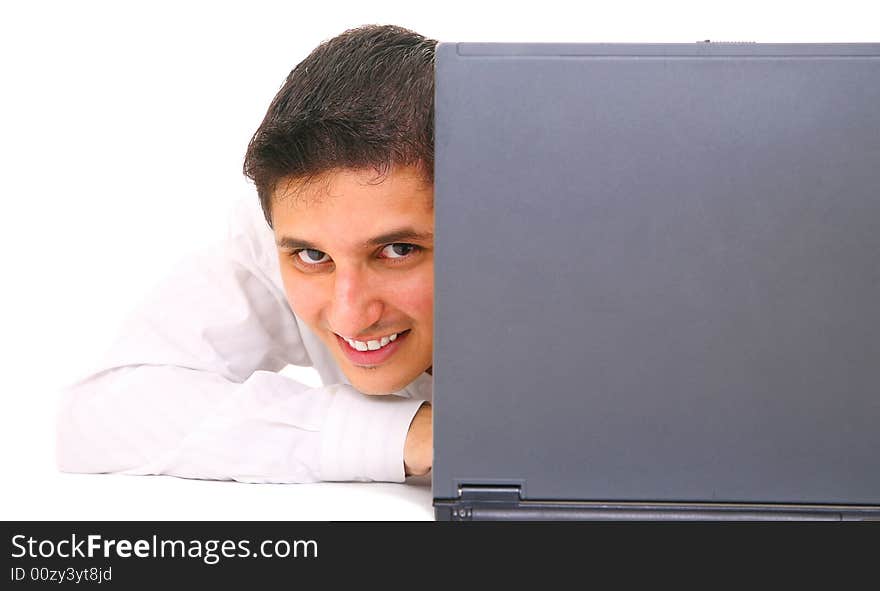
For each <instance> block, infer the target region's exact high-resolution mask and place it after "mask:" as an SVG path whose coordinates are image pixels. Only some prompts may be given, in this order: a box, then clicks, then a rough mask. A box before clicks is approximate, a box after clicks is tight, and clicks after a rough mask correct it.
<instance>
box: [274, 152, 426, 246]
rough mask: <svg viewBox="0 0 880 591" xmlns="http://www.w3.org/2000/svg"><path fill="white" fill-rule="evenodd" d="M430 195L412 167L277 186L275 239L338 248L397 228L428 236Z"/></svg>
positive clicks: (352, 172) (330, 175)
mask: <svg viewBox="0 0 880 591" xmlns="http://www.w3.org/2000/svg"><path fill="white" fill-rule="evenodd" d="M433 203H434V189H433V186H432V185H431V184H430V183H428V182H426V181H425V179H424V177H423V176H422V174H421V172H420V171H419V170H418V169H415V168H412V167H404V168H396V169H392V170H391V171H389V173H388V174H386V175H383V176H378V175H377V174H376V172H375V171H374V170H372V169H370V170H361V169H336V170H334V171H331V172H327V173H325V174H323V175H321V176H320V177H317V178H315V179H312V180H311V181H309V182H304V181H297V180H290V181H288V182H285V181H282V182H281V183H279V186H278V189H277V190H276V192H275V194H274V195H273V199H272V220H273V226H274V229H275V234H276V239H281V238H284V237H294V238H297V239H301V240H305V241H308V242H311V243H313V244H324V243H328V244H344V243H346V242H358V241H361V242H362V241H363V239H365V238H369V237H371V236H375V235H380V234H382V233H387V232H388V231H391V230H396V229H399V228H401V227H410V228H412V229H414V230H416V231H420V232H430V231H431V230H432V229H433V224H434V211H433Z"/></svg>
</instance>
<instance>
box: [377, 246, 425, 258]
mask: <svg viewBox="0 0 880 591" xmlns="http://www.w3.org/2000/svg"><path fill="white" fill-rule="evenodd" d="M418 248H419V247H418V246H416V245H415V244H406V243H404V242H395V243H394V244H389V245H387V246H386V247H385V248H383V249H382V253H383V254H384V255H385V258H388V259H405V258H407V257H408V256H409V255H410V254H412V253H413V251H415V250H417V249H418Z"/></svg>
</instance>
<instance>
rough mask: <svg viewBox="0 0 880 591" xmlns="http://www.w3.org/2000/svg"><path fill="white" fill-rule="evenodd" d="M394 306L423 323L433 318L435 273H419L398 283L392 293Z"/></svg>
mask: <svg viewBox="0 0 880 591" xmlns="http://www.w3.org/2000/svg"><path fill="white" fill-rule="evenodd" d="M389 297H391V298H393V300H392V301H393V302H394V306H395V307H396V308H398V309H400V310H403V311H404V312H406V314H407V315H408V316H410V317H412V318H415V319H417V320H419V321H420V322H421V323H422V324H423V325H424V324H428V323H430V322H431V321H432V320H433V313H434V274H433V271H431V272H427V273H417V274H414V275H413V276H412V277H410V278H407V279H406V281H404V282H402V283H400V284H398V285H397V286H396V289H395V290H394V291H393V293H392V295H390V296H389Z"/></svg>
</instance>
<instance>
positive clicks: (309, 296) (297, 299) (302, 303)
mask: <svg viewBox="0 0 880 591" xmlns="http://www.w3.org/2000/svg"><path fill="white" fill-rule="evenodd" d="M281 279H282V281H283V283H284V292H285V294H286V295H287V303H288V304H290V307H291V309H292V310H293V311H294V313H295V314H296V315H297V316H299V317H300V318H302V319H303V320H305V321H306V323H307V324H309V325H310V326H312V327H314V326H315V323H316V320H317V318H318V317H319V315H320V312H321V308H322V306H323V304H322V302H323V297H322V296H321V291H320V288H319V286H317V285H312V283H313V282H311V281H308V280H304V279H303V278H302V277H296V278H294V277H292V273H291V272H290V271H287V272H285V271H284V270H282V272H281Z"/></svg>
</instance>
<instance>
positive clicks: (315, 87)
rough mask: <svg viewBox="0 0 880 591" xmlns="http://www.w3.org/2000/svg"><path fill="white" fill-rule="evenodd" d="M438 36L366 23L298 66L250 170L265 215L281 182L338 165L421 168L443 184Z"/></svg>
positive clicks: (271, 112)
mask: <svg viewBox="0 0 880 591" xmlns="http://www.w3.org/2000/svg"><path fill="white" fill-rule="evenodd" d="M436 45H437V41H435V40H433V39H428V38H426V37H424V36H422V35H419V34H418V33H415V32H413V31H410V30H408V29H405V28H402V27H398V26H394V25H365V26H362V27H357V28H354V29H349V30H347V31H345V32H343V33H342V34H340V35H338V36H336V37H333V38H332V39H329V40H326V41H324V42H322V43H321V44H320V45H319V46H318V47H316V48H315V49H314V50H313V51H312V52H311V53H310V54H309V55H308V57H306V58H305V59H304V60H303V61H302V62H300V63H299V64H297V66H296V67H295V68H294V69H293V70H292V71H291V72H290V74H289V75H288V76H287V80H286V81H285V82H284V84H283V85H282V87H281V90H279V91H278V94H277V95H276V96H275V98H274V99H273V100H272V103H271V104H270V105H269V109H268V111H267V112H266V116H265V117H264V119H263V122H262V123H261V124H260V126H259V128H257V131H256V132H255V133H254V135H253V137H252V138H251V140H250V143H249V144H248V148H247V153H246V155H245V159H244V167H243V169H244V174H245V175H246V176H247V177H248V178H250V179H251V180H252V181H253V182H254V184H255V185H256V188H257V194H258V196H259V198H260V204H261V206H262V208H263V215H264V216H265V218H266V222H267V223H268V224H269V226H270V227H272V218H271V203H272V196H273V194H274V193H275V191H276V189H277V187H278V184H279V182H280V181H282V180H285V179H286V180H288V181H292V180H295V181H297V182H299V181H304V183H308V182H309V181H311V180H312V179H314V178H316V177H319V176H321V175H323V174H324V173H326V172H329V171H331V170H334V169H338V168H349V169H365V168H372V169H374V170H375V171H376V172H377V174H378V175H379V176H384V175H385V174H387V173H388V172H389V170H390V169H391V168H392V167H396V166H415V167H417V168H418V169H419V170H420V172H421V174H422V177H423V178H424V181H425V182H426V183H428V184H431V183H433V181H434V52H435V47H436Z"/></svg>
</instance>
